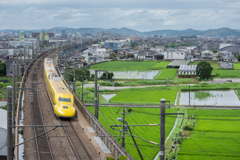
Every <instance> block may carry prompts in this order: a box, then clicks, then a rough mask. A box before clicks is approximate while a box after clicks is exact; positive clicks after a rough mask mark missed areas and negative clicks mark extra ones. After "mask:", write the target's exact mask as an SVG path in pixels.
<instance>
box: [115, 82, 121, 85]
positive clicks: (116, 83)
mask: <svg viewBox="0 0 240 160" xmlns="http://www.w3.org/2000/svg"><path fill="white" fill-rule="evenodd" d="M114 86H123V84H122V83H118V82H115V83H114Z"/></svg>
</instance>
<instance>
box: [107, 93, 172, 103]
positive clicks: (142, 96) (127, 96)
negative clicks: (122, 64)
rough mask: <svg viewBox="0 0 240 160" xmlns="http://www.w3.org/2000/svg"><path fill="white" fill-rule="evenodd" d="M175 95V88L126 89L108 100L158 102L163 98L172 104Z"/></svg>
mask: <svg viewBox="0 0 240 160" xmlns="http://www.w3.org/2000/svg"><path fill="white" fill-rule="evenodd" d="M176 95H177V90H153V91H126V92H119V93H118V94H117V95H116V96H115V97H113V98H111V99H110V102H112V103H113V102H126V103H132V102H141V103H145V102H146V103H147V102H150V103H151V102H155V103H159V101H160V99H162V98H164V99H166V100H167V101H170V102H171V103H172V104H174V102H175V99H176Z"/></svg>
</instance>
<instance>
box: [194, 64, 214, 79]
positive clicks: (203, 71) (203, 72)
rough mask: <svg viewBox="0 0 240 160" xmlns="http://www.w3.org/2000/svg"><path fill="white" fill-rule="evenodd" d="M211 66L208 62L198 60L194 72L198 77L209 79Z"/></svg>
mask: <svg viewBox="0 0 240 160" xmlns="http://www.w3.org/2000/svg"><path fill="white" fill-rule="evenodd" d="M212 70H213V68H212V66H211V65H210V63H208V62H200V63H198V65H197V69H196V73H197V76H199V77H200V79H209V78H210V77H211V73H212Z"/></svg>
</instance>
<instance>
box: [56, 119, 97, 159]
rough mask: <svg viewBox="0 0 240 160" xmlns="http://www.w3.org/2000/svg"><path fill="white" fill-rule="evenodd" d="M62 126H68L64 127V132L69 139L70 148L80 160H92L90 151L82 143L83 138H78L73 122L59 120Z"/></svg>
mask: <svg viewBox="0 0 240 160" xmlns="http://www.w3.org/2000/svg"><path fill="white" fill-rule="evenodd" d="M58 119H59V121H60V122H61V124H62V125H67V126H68V127H63V129H64V132H65V134H66V136H67V138H68V141H69V143H70V146H71V148H72V150H73V152H74V154H75V156H76V158H77V159H78V160H81V159H82V160H92V157H91V156H90V153H89V151H88V150H87V149H86V147H85V146H84V144H83V143H82V140H81V138H80V137H79V136H78V134H77V132H76V130H75V128H74V126H73V124H72V120H62V119H60V118H58Z"/></svg>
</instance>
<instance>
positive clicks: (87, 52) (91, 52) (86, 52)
mask: <svg viewBox="0 0 240 160" xmlns="http://www.w3.org/2000/svg"><path fill="white" fill-rule="evenodd" d="M94 53H95V50H93V49H90V48H88V49H86V50H84V51H83V54H82V56H84V57H85V62H87V63H88V61H89V57H91V56H93V55H94Z"/></svg>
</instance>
